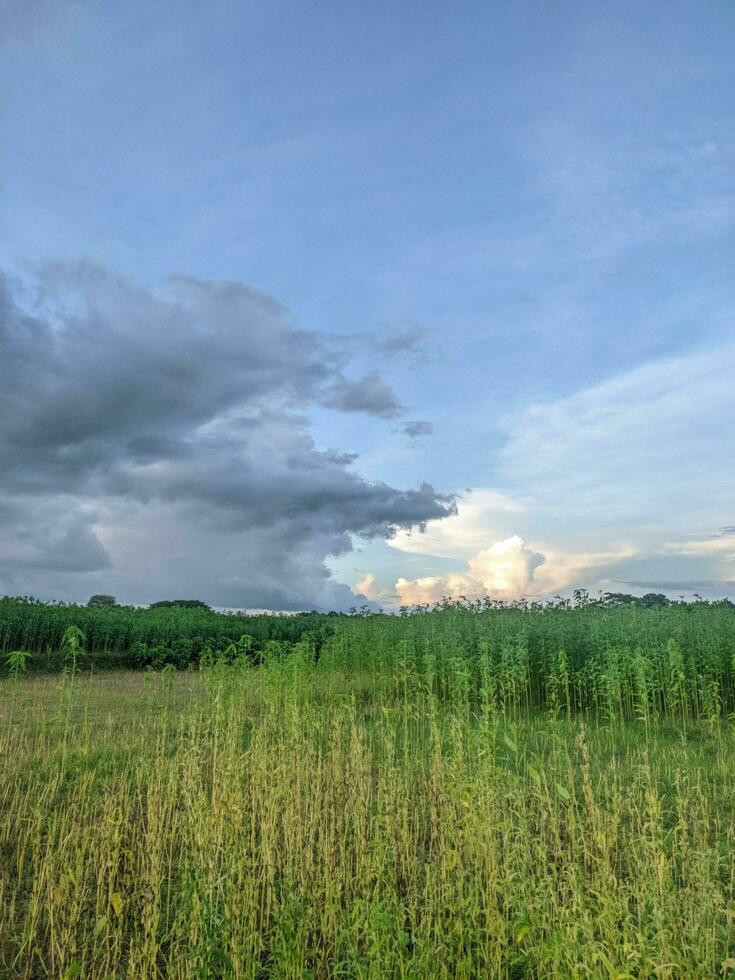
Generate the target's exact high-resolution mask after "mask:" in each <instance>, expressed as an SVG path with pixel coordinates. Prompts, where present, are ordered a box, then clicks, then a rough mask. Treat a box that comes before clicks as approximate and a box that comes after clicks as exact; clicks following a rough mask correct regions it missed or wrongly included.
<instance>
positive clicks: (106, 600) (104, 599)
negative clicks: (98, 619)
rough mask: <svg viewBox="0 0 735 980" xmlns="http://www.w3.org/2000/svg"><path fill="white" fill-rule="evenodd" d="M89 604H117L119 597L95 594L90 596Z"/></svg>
mask: <svg viewBox="0 0 735 980" xmlns="http://www.w3.org/2000/svg"><path fill="white" fill-rule="evenodd" d="M87 605H88V606H116V605H117V599H116V598H115V596H114V595H93V596H91V597H90V600H89V602H88V603H87Z"/></svg>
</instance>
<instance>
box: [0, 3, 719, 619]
mask: <svg viewBox="0 0 735 980" xmlns="http://www.w3.org/2000/svg"><path fill="white" fill-rule="evenodd" d="M3 17H4V18H5V22H4V24H3V22H2V21H0V28H1V29H2V35H3V36H4V39H5V41H6V43H5V44H4V45H3V48H2V72H1V75H0V85H1V90H2V108H1V109H0V125H1V126H2V131H3V139H2V143H1V145H0V179H1V185H0V187H1V193H2V199H1V201H0V266H2V267H3V268H4V269H5V270H6V272H7V274H8V275H9V277H10V278H11V280H12V282H13V284H14V286H13V288H14V289H15V290H16V292H18V291H19V292H21V293H22V292H23V289H24V288H27V284H28V282H31V281H37V280H38V276H39V275H41V278H42V279H43V282H44V289H45V291H46V292H45V297H46V298H45V301H46V304H47V305H48V302H49V299H48V290H49V286H48V275H47V273H46V272H45V271H44V272H42V273H39V271H38V270H47V269H48V266H49V263H61V264H67V265H68V264H71V263H77V262H79V261H80V260H85V261H86V262H89V263H92V264H94V265H95V266H99V267H101V268H104V269H105V270H109V271H110V273H111V274H113V275H116V276H122V277H125V278H126V279H127V280H129V281H130V282H134V283H136V284H137V287H136V288H139V289H141V290H150V291H153V292H155V291H156V290H160V289H161V288H162V283H164V282H165V280H166V278H167V277H168V276H170V275H172V274H176V275H183V276H189V277H193V278H195V279H199V280H207V281H209V280H222V279H225V280H235V281H238V282H242V283H245V284H248V285H249V286H251V287H255V288H257V289H258V290H261V291H263V292H264V293H267V294H268V295H269V296H271V297H274V298H276V299H277V300H278V301H279V302H280V303H281V304H283V305H284V306H285V307H287V308H288V310H290V315H291V322H292V324H293V325H294V327H295V328H296V329H299V330H305V331H312V332H314V333H315V334H317V335H318V336H319V337H320V338H322V339H323V341H324V343H325V344H327V345H328V346H329V347H330V349H331V350H339V351H340V357H342V358H343V359H344V364H345V365H346V366H345V367H344V370H345V371H346V372H347V373H348V374H349V376H350V377H351V378H358V377H363V376H364V377H373V376H374V375H373V372H377V373H379V375H380V378H381V379H382V380H381V382H380V383H381V384H386V385H389V386H390V388H391V389H392V391H393V392H394V393H395V400H396V402H398V403H400V405H401V406H403V410H402V412H401V413H398V412H396V413H395V414H391V412H384V413H383V414H382V415H381V414H380V412H378V413H377V414H376V413H375V412H371V411H368V412H363V413H356V412H353V411H335V410H334V409H333V408H330V407H325V403H324V399H322V400H321V401H319V400H318V399H317V400H316V401H315V402H313V403H312V404H310V405H309V406H308V407H305V408H303V411H304V412H305V413H306V415H305V417H307V418H308V431H309V433H310V437H311V438H313V440H314V443H315V446H316V447H317V448H318V449H319V450H321V451H323V450H327V449H333V450H338V451H339V452H342V453H344V452H347V453H357V454H359V456H358V459H357V460H355V461H354V463H352V464H350V465H351V467H352V468H353V469H354V470H355V471H356V472H359V476H360V478H361V479H362V480H365V481H369V482H370V483H373V484H374V483H376V482H384V483H386V484H388V485H390V486H391V487H399V488H409V487H417V486H419V485H420V484H421V483H422V482H423V481H428V482H430V483H431V484H432V485H433V487H434V488H435V489H436V491H437V492H439V493H442V494H448V493H458V492H459V493H461V494H462V495H461V496H460V497H459V498H458V499H457V508H456V510H457V512H456V513H455V514H453V515H452V516H448V517H446V516H444V517H439V518H437V519H432V520H430V522H429V524H428V528H427V530H426V533H423V534H422V533H420V531H417V530H416V529H415V528H414V529H413V530H411V529H410V527H409V526H405V527H404V526H401V527H400V529H399V531H398V533H397V534H396V535H394V536H393V537H386V536H385V535H382V534H378V535H375V534H366V535H362V534H361V533H360V523H359V521H355V522H353V525H350V526H349V527H347V525H345V527H347V532H348V533H349V535H350V538H351V540H352V541H353V544H354V549H353V550H351V551H348V550H346V549H345V548H344V547H343V545H340V546H339V547H338V548H337V549H336V552H337V553H335V554H332V553H330V550H329V549H330V547H331V546H330V545H329V544H328V543H327V542H324V541H322V542H321V544H320V546H319V547H315V550H314V551H313V552H310V554H312V555H313V556H316V557H317V558H318V564H319V566H320V567H322V566H323V563H324V562H325V561H326V562H327V567H329V568H330V569H331V570H332V572H333V576H334V579H335V580H336V581H338V582H342V583H345V584H347V585H349V586H350V587H353V588H354V587H356V585H357V583H358V582H359V583H361V585H360V590H359V591H361V593H362V594H364V595H367V596H368V597H369V598H371V599H373V600H375V601H377V602H381V603H384V604H393V603H395V602H397V601H402V600H403V601H413V600H417V601H418V600H421V599H430V598H435V597H437V596H438V595H440V594H442V593H443V592H447V591H450V592H458V591H459V590H463V591H464V592H467V591H469V592H471V593H478V594H481V593H485V592H490V593H492V594H497V595H500V596H511V595H516V594H521V593H522V594H528V595H548V594H553V593H554V592H555V591H557V590H562V591H564V590H567V591H568V590H569V589H570V588H573V587H575V586H578V585H585V586H587V587H589V588H593V589H594V588H598V587H603V588H608V589H611V590H615V591H619V590H626V591H628V590H629V591H650V590H651V589H655V590H657V591H658V590H663V591H669V592H672V593H679V592H685V593H691V592H692V591H698V592H701V593H702V594H705V595H710V596H715V595H724V594H730V595H735V584H734V582H735V565H734V564H733V560H734V559H733V556H735V535H732V534H730V533H728V532H727V531H726V530H723V529H727V528H729V527H731V526H732V525H733V524H735V502H734V501H733V495H732V492H731V488H732V486H733V478H735V452H733V448H734V447H733V426H734V424H735V393H734V392H733V387H734V386H733V382H732V380H731V379H732V377H733V376H734V375H733V373H732V372H733V371H735V330H734V329H733V306H734V303H733V301H734V300H735V277H734V275H733V270H734V269H735V261H734V260H735V233H734V229H735V222H734V219H735V178H734V176H733V175H734V174H735V118H734V116H733V109H734V108H735V59H733V58H732V39H733V36H734V31H735V7H733V5H732V4H731V3H729V2H725V0H720V2H712V3H707V4H704V5H699V4H693V3H691V2H686V3H683V2H670V3H665V4H664V3H650V4H648V3H645V4H641V3H618V4H612V5H611V4H603V3H597V2H592V3H589V2H585V3H582V2H569V3H565V4H547V3H542V2H528V3H518V2H514V3H503V2H494V3H490V4H487V3H484V4H480V3H456V4H438V3H421V4H419V3H413V2H402V3H399V4H395V3H382V2H375V3H370V4H342V5H336V4H327V3H310V4H300V3H292V2H283V3H272V2H270V3H234V2H220V0H214V2H213V3H211V4H200V3H187V2H177V3H176V4H173V3H170V2H167V3H164V2H155V0H148V2H146V3H142V2H141V3H139V2H129V3H126V4H113V3H106V2H99V3H95V2H92V0H87V2H84V0H82V2H79V3H69V4H64V3H61V4H58V3H53V4H52V3H48V2H41V0H35V2H25V3H20V2H17V3H16V2H12V0H11V2H9V3H8V4H7V10H6V13H5V14H3ZM34 277H35V279H34ZM44 277H45V278H44ZM24 284H25V285H24ZM68 288H69V287H68V286H66V287H63V288H62V294H63V290H64V289H68ZM57 300H58V296H57ZM19 302H20V301H19ZM26 308H27V304H26ZM396 338H398V341H396ZM401 338H403V341H402V340H401ZM274 397H275V394H274ZM328 402H329V399H327V403H328ZM408 420H422V421H427V422H429V423H431V426H432V427H433V433H432V434H428V435H422V436H418V437H415V438H410V437H409V436H407V435H406V434H405V432H404V431H403V426H404V425H405V423H406V421H408ZM468 491H469V492H468ZM9 493H10V492H9V491H8V494H9ZM69 493H70V494H71V496H72V498H73V500H74V506H75V507H77V508H81V510H80V514H81V513H82V511H83V512H84V514H86V515H87V517H86V518H85V523H84V528H85V532H84V533H85V534H87V533H88V534H90V535H93V536H94V541H95V542H97V543H98V544H99V545H100V546H101V547H102V548H103V549H104V550H105V553H106V554H107V555H108V556H109V563H108V564H106V565H105V566H100V567H98V568H93V567H90V568H84V567H80V568H79V569H78V570H64V569H59V568H56V569H54V568H53V567H52V565H53V563H52V564H51V565H48V563H47V565H48V567H44V565H43V561H42V559H41V558H40V557H39V556H38V555H35V553H34V555H35V557H33V558H32V559H27V560H28V562H30V564H29V565H28V567H29V568H31V567H32V568H33V572H32V574H31V573H30V572H28V574H27V575H26V576H21V578H20V579H19V578H18V575H17V572H16V573H15V574H14V576H13V579H12V582H11V578H10V575H11V573H10V572H8V583H9V584H7V585H6V588H7V589H10V588H11V586H12V585H16V584H17V585H18V587H20V585H21V584H22V585H24V586H25V585H28V586H29V587H32V588H34V589H36V590H39V591H41V592H44V593H45V594H48V595H52V596H57V597H58V596H65V597H66V596H75V595H77V594H78V593H84V590H85V589H87V588H88V587H89V588H92V587H93V586H97V585H100V584H104V583H106V582H110V583H111V588H116V589H117V591H119V592H120V593H121V594H123V595H125V596H128V597H129V598H131V599H133V598H136V599H137V598H138V596H137V594H136V595H135V596H134V595H133V593H134V592H135V587H134V585H133V578H132V576H133V572H132V571H130V569H132V568H133V567H134V566H135V562H136V559H135V550H134V548H133V546H132V545H131V541H133V540H134V539H135V533H134V531H133V530H132V528H133V525H134V524H135V520H138V518H135V520H134V518H133V517H132V516H131V515H127V517H125V518H124V517H123V516H122V515H121V513H120V510H119V496H120V494H119V493H117V492H115V493H111V497H114V498H115V500H116V501H117V503H115V505H114V507H113V506H112V504H110V506H107V503H109V501H107V502H106V498H105V499H102V498H103V497H105V494H102V493H100V492H99V490H97V491H95V493H96V496H95V494H93V493H92V492H91V491H90V488H89V487H86V488H77V489H76V490H74V489H73V488H71V489H70V490H69ZM105 493H107V494H108V496H109V495H110V491H109V490H107V491H105ZM41 496H42V497H43V506H44V507H45V506H46V505H47V504H49V501H50V498H51V497H52V496H53V490H52V489H51V488H46V489H44V490H43V492H42V494H41ZM39 506H41V504H39ZM137 506H139V505H137ZM110 507H112V510H113V511H114V516H111V513H110ZM90 508H92V509H90ZM95 508H96V509H95ZM106 508H107V509H106ZM93 511H94V513H93ZM79 519H80V520H81V517H80V518H79ZM140 520H152V518H151V517H150V516H149V517H148V518H145V519H144V518H142V517H140ZM409 523H410V522H409ZM135 526H137V525H135ZM213 533H214V532H211V534H210V536H209V537H202V538H201V539H200V538H197V540H191V541H189V542H188V543H187V544H185V545H183V547H184V548H185V549H194V551H196V550H197V549H204V550H207V551H208V552H211V553H212V554H213V555H217V554H219V550H218V549H220V548H221V547H224V545H222V544H221V541H220V538H217V537H212V534H213ZM171 534H172V535H173V536H174V537H176V538H177V539H179V538H181V534H179V533H178V532H176V531H174V530H172V531H171ZM363 539H364V540H363ZM2 541H3V539H2V537H0V544H1V543H2ZM9 541H10V538H9V537H6V539H5V542H6V544H5V547H6V551H7V553H8V554H9V555H10V554H11V552H12V548H13V547H14V545H12V544H10V543H8V542H9ZM166 547H167V545H166V541H164V540H162V541H161V542H159V548H160V549H161V551H162V552H163V551H164V550H165V548H166ZM320 549H321V550H320ZM122 556H126V557H122ZM26 557H27V556H26ZM1 558H2V555H1V554H0V560H1ZM24 560H25V559H24ZM158 560H159V563H165V556H164V555H163V554H161V555H159V556H158ZM126 562H127V568H128V569H129V570H128V572H124V571H123V566H125V565H126ZM222 562H223V564H227V567H228V574H227V578H228V581H230V582H237V581H239V578H238V576H239V574H240V573H239V572H238V570H237V562H238V557H237V550H236V549H235V550H234V551H233V552H232V553H231V554H230V553H228V554H227V555H226V556H225V555H224V553H223V557H222ZM11 564H12V563H11ZM21 564H22V562H21ZM16 566H17V563H16ZM166 567H167V566H166V565H165V564H160V567H159V571H158V572H157V573H156V575H153V576H152V577H151V579H150V584H149V585H148V586H147V589H148V590H150V589H153V588H155V589H157V590H158V591H161V590H164V591H165V590H166V589H167V588H168V587H169V586H168V582H167V578H166V576H167V575H168V574H169V573H168V572H167V571H166ZM313 573H314V569H313V567H312V566H305V568H304V574H305V576H306V577H307V578H308V577H309V575H311V574H313ZM211 576H212V572H211V571H208V572H207V581H211ZM399 581H400V583H401V584H400V585H399V586H397V585H396V583H397V582H399ZM176 586H178V587H180V588H183V587H188V588H191V589H196V588H199V580H198V579H197V578H196V575H195V574H194V573H192V576H191V577H190V578H188V579H183V580H181V581H180V582H179V581H176ZM171 587H172V588H173V585H171ZM228 588H229V591H228V592H227V597H228V598H227V601H226V602H225V603H224V604H244V605H248V604H252V603H250V602H249V601H248V596H247V595H243V600H242V603H238V602H237V596H236V595H235V594H234V592H233V588H230V587H229V586H228ZM243 588H244V587H243ZM23 591H28V589H27V588H24V589H23ZM235 591H236V590H235ZM245 591H247V589H245ZM307 592H308V590H307ZM216 598H217V597H216V596H213V599H216ZM307 600H308V595H307V594H306V593H305V594H304V601H307ZM274 601H275V600H274ZM288 601H289V602H291V603H293V602H294V601H295V600H293V598H292V599H289V600H288ZM314 601H316V600H314Z"/></svg>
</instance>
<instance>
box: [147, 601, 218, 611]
mask: <svg viewBox="0 0 735 980" xmlns="http://www.w3.org/2000/svg"><path fill="white" fill-rule="evenodd" d="M149 608H150V609H177V608H178V609H209V608H210V607H209V606H208V605H207V603H206V602H202V600H201V599H161V600H160V602H152V603H151V604H150V607H149Z"/></svg>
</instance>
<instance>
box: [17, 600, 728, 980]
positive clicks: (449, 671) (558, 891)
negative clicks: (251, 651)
mask: <svg viewBox="0 0 735 980" xmlns="http://www.w3.org/2000/svg"><path fill="white" fill-rule="evenodd" d="M544 615H545V614H543V613H522V612H521V613H519V614H518V615H510V614H506V613H503V612H500V611H498V612H493V611H489V612H485V613H478V614H470V613H467V612H466V611H465V612H462V611H460V610H456V611H452V610H445V611H444V612H438V613H434V614H424V615H420V616H416V617H407V618H405V619H403V618H395V619H390V620H389V619H388V618H387V617H367V618H360V617H357V618H350V619H347V620H345V621H343V622H341V623H340V624H339V627H338V629H337V631H336V633H335V634H334V635H333V636H331V637H329V638H328V640H327V641H326V642H325V644H324V645H323V646H322V648H321V649H320V650H319V651H318V653H317V651H316V650H315V646H314V643H313V642H312V640H310V639H303V640H301V641H300V642H297V643H295V644H294V645H293V646H291V647H290V648H289V650H288V651H287V652H284V651H283V650H281V651H280V652H279V651H275V650H272V651H271V654H272V655H270V656H268V657H265V658H261V660H260V662H259V663H257V664H252V663H250V662H249V661H248V660H247V658H241V659H240V660H239V661H237V662H236V663H234V664H228V663H227V662H226V660H227V658H225V657H224V656H223V657H220V658H219V660H217V659H216V658H215V661H214V663H213V664H211V663H210V660H207V665H206V666H202V668H201V669H193V670H187V671H175V670H174V669H173V668H166V669H165V670H163V671H148V672H145V673H144V672H142V671H139V672H133V671H117V672H112V671H110V672H92V673H90V672H88V671H87V672H80V671H78V670H77V669H76V666H75V665H74V664H71V665H70V664H69V663H68V662H67V669H66V671H65V672H64V673H63V674H53V675H52V674H38V675H32V676H17V677H14V678H7V679H5V680H3V681H2V682H1V683H0V767H1V779H0V794H1V797H0V798H1V803H0V976H4V977H54V978H58V977H74V976H78V977H89V978H93V977H94V978H98V977H99V978H102V977H116V978H122V977H129V978H145V977H181V978H189V977H201V978H210V977H231V976H234V977H253V978H255V977H294V978H296V977H299V978H300V977H315V978H316V977H330V976H337V977H365V978H368V977H370V978H373V977H375V978H382V977H406V978H409V977H410V978H420V977H446V978H453V977H516V978H521V977H534V978H536V977H611V978H612V977H617V978H624V977H670V978H673V977H677V978H678V977H715V976H728V975H730V976H735V839H734V838H735V780H734V779H733V774H734V766H733V759H735V729H734V728H733V724H732V721H731V718H730V712H731V710H732V703H731V701H732V659H733V653H735V644H733V630H734V629H735V614H733V611H732V610H730V609H709V610H708V609H706V608H705V609H693V610H690V611H689V612H686V611H685V610H681V609H673V610H663V611H660V612H646V613H640V614H636V615H632V614H630V613H629V612H628V611H625V610H612V611H607V612H604V611H598V610H583V611H582V612H581V613H579V614H578V613H576V612H574V611H568V612H566V613H558V614H556V613H555V614H554V616H549V617H547V618H546V619H545V620H544ZM524 616H525V617H526V618H525V619H524V618H523V617H524ZM565 616H566V619H565V618H564V617H565ZM533 617H536V618H533ZM539 638H541V639H543V640H544V642H543V643H542V644H541V645H539ZM562 640H564V641H565V646H566V649H564V648H563V646H562ZM542 652H543V657H545V659H543V657H542Z"/></svg>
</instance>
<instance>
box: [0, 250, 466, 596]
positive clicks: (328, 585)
mask: <svg viewBox="0 0 735 980" xmlns="http://www.w3.org/2000/svg"><path fill="white" fill-rule="evenodd" d="M37 286H38V290H37V294H36V301H35V303H34V306H33V310H32V311H29V309H28V308H26V309H25V310H24V309H21V308H20V307H19V305H18V304H17V303H16V302H14V300H13V298H12V296H11V291H10V289H9V288H8V287H7V285H5V286H3V288H2V289H1V290H0V456H1V457H2V461H3V466H2V470H1V471H0V502H1V503H0V573H2V572H3V570H5V574H6V577H9V576H10V575H11V574H13V575H14V576H15V580H16V581H17V580H18V577H19V572H18V570H19V569H23V568H25V569H35V570H36V572H37V574H36V576H35V578H33V583H34V587H35V588H37V589H42V588H43V587H44V583H45V581H46V580H45V579H44V577H43V574H42V572H43V571H44V570H46V571H47V572H49V573H51V572H54V573H57V578H56V579H55V581H57V582H58V581H59V579H58V576H59V575H62V573H65V572H72V571H73V572H75V573H84V574H89V575H93V574H97V575H102V574H104V575H108V576H109V575H112V574H113V573H111V572H110V571H109V566H110V565H111V564H113V565H114V566H115V569H114V570H113V571H114V573H115V574H117V572H120V574H121V575H123V571H124V569H125V568H127V569H129V570H131V571H130V575H132V574H133V572H132V569H134V568H135V567H136V564H137V565H138V567H139V571H138V578H137V580H136V581H137V582H138V583H139V584H138V587H139V589H140V590H141V593H142V594H136V595H129V596H127V598H130V599H139V600H144V599H146V598H148V596H147V595H146V594H145V592H146V591H149V590H151V589H156V590H157V591H158V593H160V591H161V590H162V589H164V588H165V587H166V583H167V580H168V578H170V577H171V575H172V573H171V569H170V566H169V567H168V570H166V566H165V560H166V558H167V556H168V555H170V554H171V553H174V552H175V553H179V552H180V550H181V549H180V546H179V545H178V542H180V541H182V540H186V539H187V537H188V538H190V539H191V540H190V541H189V545H188V549H189V550H188V552H187V553H186V554H187V561H184V562H183V563H182V566H181V570H180V571H181V575H182V576H183V578H182V580H181V581H182V584H188V585H189V589H190V590H191V589H196V590H198V592H199V594H202V593H204V592H205V593H206V595H205V598H208V599H209V600H210V601H214V602H218V603H219V604H234V605H242V606H247V605H250V606H256V605H277V606H279V607H282V608H298V607H300V606H302V605H309V606H312V605H328V604H334V603H336V602H337V601H338V600H339V603H340V604H342V605H344V604H345V602H347V604H351V602H352V599H353V597H352V595H351V593H349V590H346V592H345V591H344V587H340V586H338V585H336V584H335V583H333V582H331V580H330V578H329V573H328V571H327V569H326V567H325V565H324V559H325V558H326V557H327V556H328V555H334V554H340V553H343V552H345V551H347V550H349V548H350V547H351V535H352V534H360V535H362V536H365V537H376V536H380V537H389V536H391V535H392V534H394V533H395V531H396V529H397V528H401V527H411V526H421V525H423V524H425V522H427V521H429V520H432V519H435V518H439V517H442V516H445V515H446V514H448V513H450V512H451V511H452V510H453V508H454V504H453V501H452V500H451V499H450V498H448V497H442V496H440V495H438V494H436V493H435V492H434V490H433V489H432V488H431V487H430V486H428V485H424V486H422V487H420V488H419V489H417V490H397V489H395V488H393V487H389V486H387V485H385V484H382V483H369V482H367V481H365V480H363V479H362V478H361V477H360V476H359V475H358V474H357V473H355V472H354V470H353V469H352V468H351V467H352V464H353V463H354V461H355V458H356V457H355V456H354V455H353V454H349V453H340V452H336V451H329V452H321V451H319V450H317V449H316V447H315V445H314V442H313V440H312V438H311V436H310V434H309V431H308V426H307V422H306V419H305V417H304V414H303V413H304V411H305V410H306V409H307V408H308V407H309V406H312V405H327V406H329V407H332V408H335V409H337V410H339V411H346V412H358V411H359V412H364V413H367V414H370V415H373V416H375V417H378V418H390V417H394V416H395V414H396V413H397V412H398V411H399V405H398V402H397V400H396V398H395V395H394V394H393V392H392V391H391V389H390V388H389V387H388V386H387V385H386V384H385V383H384V382H383V381H382V380H381V379H380V377H379V375H377V374H376V373H373V374H370V375H368V376H367V377H365V378H362V379H361V380H358V381H351V380H349V379H348V378H347V377H346V376H345V374H344V373H343V372H344V368H345V365H344V363H343V359H342V358H341V357H340V356H338V355H337V354H335V353H334V352H333V351H331V350H330V349H328V348H327V347H325V346H324V344H323V343H322V342H321V340H320V339H319V337H318V336H317V335H315V334H313V333H308V332H305V331H302V330H299V329H297V328H296V327H295V325H294V324H293V322H292V318H291V316H290V314H289V313H288V311H287V310H286V309H285V308H284V307H283V306H281V305H280V304H279V303H278V302H276V301H275V300H273V299H272V298H271V297H268V296H266V295H264V294H262V293H260V292H258V291H257V290H253V289H251V288H249V287H247V286H245V285H244V284H242V283H234V282H200V281H196V280H192V279H182V278H179V279H175V280H172V281H171V282H170V284H169V285H168V288H167V289H166V290H165V291H163V292H153V291H150V290H147V289H144V288H141V287H140V286H138V285H136V284H134V283H130V282H128V281H126V280H124V279H121V278H119V277H116V276H113V275H111V274H110V273H108V272H105V271H103V270H101V269H99V268H97V267H94V266H91V265H77V266H58V267H55V268H53V269H49V270H46V271H45V272H44V274H43V275H42V277H41V279H40V281H39V283H38V284H37ZM62 502H63V503H62ZM4 512H5V514H6V516H5V518H3V513H4ZM162 522H163V523H162ZM164 525H165V530H166V534H165V536H164V537H161V536H160V535H161V534H162V533H163V531H162V530H161V529H162V528H163V527H164ZM192 528H194V529H197V534H195V535H194V536H193V537H192V535H191V529H192ZM159 532H160V533H159ZM136 535H137V537H136ZM154 540H158V544H157V546H156V547H157V550H156V549H155V548H153V549H152V542H153V541H154ZM130 541H138V542H139V543H138V544H137V545H135V547H133V545H131V544H130ZM110 542H111V543H110ZM136 548H137V551H136ZM118 553H120V554H123V553H124V555H125V557H124V559H122V560H118V557H117V554H118ZM205 553H206V555H205ZM106 569H107V571H105V570H106ZM141 569H144V571H143V570H141ZM155 569H158V571H157V572H156V571H155ZM197 569H199V571H198V570H197ZM204 569H206V571H205V570H204ZM187 576H188V577H187ZM113 577H114V576H113ZM123 578H124V575H123ZM90 581H92V580H91V579H90ZM94 581H95V582H96V581H97V580H96V579H95V580H94ZM100 581H101V580H100ZM177 581H178V580H177ZM35 583H37V584H35ZM127 587H128V586H127V585H124V584H123V585H121V586H120V588H121V589H122V588H127ZM60 588H61V586H60ZM223 596H224V598H223ZM266 599H268V602H267V603H266V601H265V600H266Z"/></svg>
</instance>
